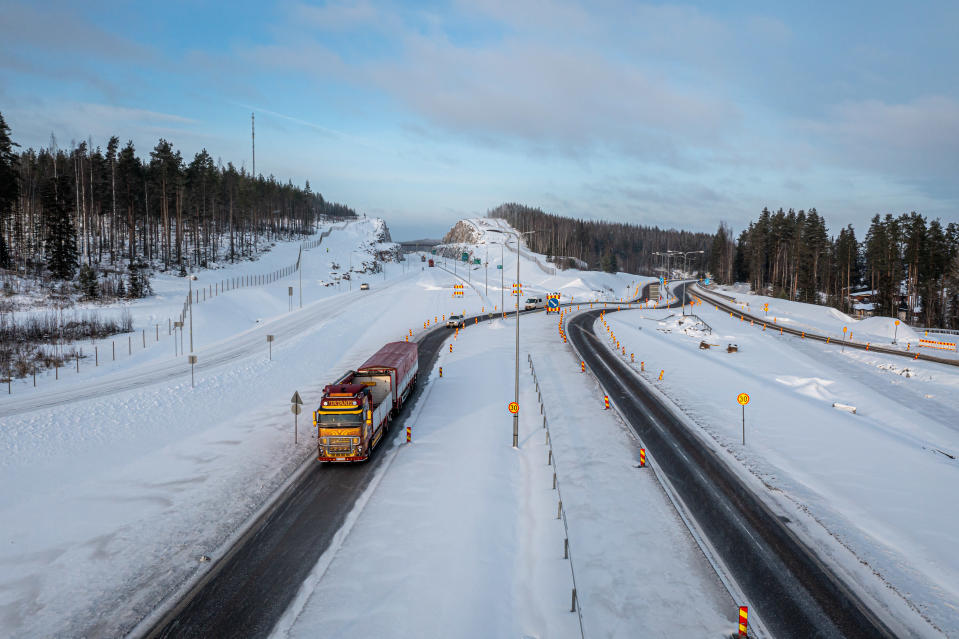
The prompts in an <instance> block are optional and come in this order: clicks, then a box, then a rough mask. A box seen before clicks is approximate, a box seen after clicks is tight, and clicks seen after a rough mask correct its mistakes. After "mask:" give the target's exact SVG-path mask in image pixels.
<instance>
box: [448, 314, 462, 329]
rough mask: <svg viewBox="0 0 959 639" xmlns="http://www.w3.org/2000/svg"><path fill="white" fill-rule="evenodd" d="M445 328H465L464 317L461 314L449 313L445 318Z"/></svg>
mask: <svg viewBox="0 0 959 639" xmlns="http://www.w3.org/2000/svg"><path fill="white" fill-rule="evenodd" d="M446 328H466V318H465V317H464V316H462V315H450V318H449V319H448V320H446Z"/></svg>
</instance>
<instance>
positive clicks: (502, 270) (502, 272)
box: [499, 238, 506, 313]
mask: <svg viewBox="0 0 959 639" xmlns="http://www.w3.org/2000/svg"><path fill="white" fill-rule="evenodd" d="M505 250H506V238H503V243H502V244H500V245H499V310H500V312H502V313H505V312H506V297H505V295H506V291H505V288H506V280H505V277H506V257H504V255H505V253H503V251H505Z"/></svg>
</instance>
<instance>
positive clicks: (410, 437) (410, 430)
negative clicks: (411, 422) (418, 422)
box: [406, 426, 413, 444]
mask: <svg viewBox="0 0 959 639" xmlns="http://www.w3.org/2000/svg"><path fill="white" fill-rule="evenodd" d="M406 443H407V444H411V443H413V427H412V426H407V427H406Z"/></svg>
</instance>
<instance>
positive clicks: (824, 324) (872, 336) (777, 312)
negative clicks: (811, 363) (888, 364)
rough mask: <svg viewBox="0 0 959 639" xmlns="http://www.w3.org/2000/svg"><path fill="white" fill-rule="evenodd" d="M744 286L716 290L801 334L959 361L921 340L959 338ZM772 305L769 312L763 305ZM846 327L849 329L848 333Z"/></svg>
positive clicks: (957, 356) (957, 355)
mask: <svg viewBox="0 0 959 639" xmlns="http://www.w3.org/2000/svg"><path fill="white" fill-rule="evenodd" d="M745 289H746V287H745V285H737V286H717V287H715V288H714V289H711V290H715V292H717V293H722V294H723V295H726V296H728V297H731V298H733V299H734V300H735V302H734V303H735V304H737V305H739V307H740V308H742V309H743V310H744V311H745V312H747V313H751V314H753V315H755V316H758V317H766V318H767V319H768V322H769V323H771V324H772V323H775V324H777V325H782V326H786V327H790V328H794V329H796V330H799V331H803V330H805V331H809V332H815V333H818V334H820V335H825V336H829V337H832V338H833V339H842V338H843V335H845V337H846V339H850V340H852V341H855V342H861V343H863V344H865V343H871V344H877V345H881V346H884V347H886V348H899V349H901V350H903V351H905V350H908V351H910V352H913V353H914V352H916V351H917V350H919V351H921V352H923V353H925V354H928V355H935V356H936V357H945V358H954V359H959V352H957V351H948V350H939V349H930V348H928V347H920V346H919V340H920V339H929V340H936V341H942V342H947V343H951V344H956V343H957V342H959V335H949V334H939V333H934V332H932V331H928V332H927V331H925V330H920V329H917V328H913V327H911V326H907V325H906V324H905V323H904V322H899V324H898V325H897V324H896V320H895V319H893V318H891V317H879V316H875V317H866V318H863V319H857V318H855V317H852V316H851V315H847V314H845V313H843V312H842V311H839V310H837V309H835V308H829V307H825V306H816V305H813V304H803V303H801V302H792V301H790V300H784V299H780V298H778V297H768V296H765V295H754V294H752V293H750V292H748V291H747V290H745ZM765 304H768V305H769V310H768V312H767V311H765V310H764V308H763V306H764V305H765ZM843 328H845V329H846V332H845V334H844V333H843Z"/></svg>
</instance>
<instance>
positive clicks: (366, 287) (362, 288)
mask: <svg viewBox="0 0 959 639" xmlns="http://www.w3.org/2000/svg"><path fill="white" fill-rule="evenodd" d="M360 290H361V291H368V290H370V285H369V284H367V283H366V282H363V283H362V284H360Z"/></svg>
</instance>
